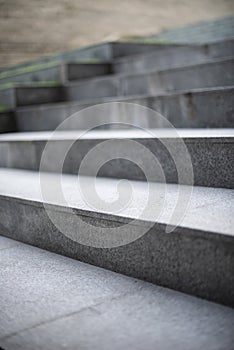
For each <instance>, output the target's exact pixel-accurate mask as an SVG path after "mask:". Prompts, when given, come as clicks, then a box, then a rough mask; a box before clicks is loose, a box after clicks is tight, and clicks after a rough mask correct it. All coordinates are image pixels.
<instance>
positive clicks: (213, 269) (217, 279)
mask: <svg viewBox="0 0 234 350" xmlns="http://www.w3.org/2000/svg"><path fill="white" fill-rule="evenodd" d="M0 208H1V210H0V219H1V234H3V235H5V236H7V237H10V238H13V239H16V240H20V241H22V242H25V243H28V244H32V245H34V246H37V247H40V248H43V249H47V250H49V251H53V252H56V253H59V254H62V255H65V256H69V257H71V258H74V259H78V260H80V261H83V262H86V263H90V264H92V265H97V266H100V267H104V268H107V269H109V270H113V271H116V272H119V273H123V274H126V275H129V276H133V277H137V278H140V279H143V280H146V281H149V282H153V283H156V284H157V285H162V286H165V287H169V288H171V289H175V290H179V291H182V292H185V293H188V294H192V295H195V296H198V297H202V298H206V299H208V300H212V301H215V302H219V303H224V304H226V305H229V306H234V288H233V286H234V277H233V276H234V273H233V272H234V271H233V266H234V244H233V239H232V238H231V237H228V236H224V235H221V237H218V236H215V235H212V234H209V233H202V232H200V231H196V230H193V229H182V228H177V229H176V230H175V231H174V232H173V233H170V234H168V233H165V227H164V225H159V224H155V226H154V227H153V228H152V229H151V230H150V231H149V232H148V233H147V234H145V235H144V236H142V237H141V238H140V239H138V240H137V241H135V242H133V243H130V244H127V245H125V246H121V247H117V248H111V249H107V248H105V249H103V248H102V249H100V248H93V247H88V246H84V245H80V244H79V243H77V242H75V241H71V240H70V239H69V238H67V237H66V236H64V235H63V234H62V233H61V232H59V231H58V230H57V228H55V226H54V225H53V224H52V223H51V221H50V219H49V218H48V216H47V214H46V212H45V209H44V207H43V205H42V204H41V203H33V202H30V201H26V200H17V199H14V198H7V197H0ZM50 209H51V210H53V211H55V212H57V215H58V216H59V217H60V218H62V220H63V222H64V223H65V225H67V227H73V226H72V225H74V222H73V221H74V216H72V215H71V214H70V213H68V212H67V211H66V210H65V209H64V210H63V208H62V207H58V206H51V207H50ZM74 212H75V210H74ZM76 215H80V213H78V212H77V213H76ZM85 220H86V222H89V223H90V226H89V227H93V230H95V229H96V227H100V226H102V227H110V226H111V227H115V226H116V225H119V223H117V222H113V221H111V222H110V221H109V220H105V219H98V218H96V219H93V218H90V217H86V218H85ZM91 225H92V226H91ZM136 229H142V227H140V228H138V227H137V226H135V227H134V226H131V225H129V226H125V230H126V234H128V233H129V232H131V230H136ZM82 230H83V227H82ZM82 232H83V231H82ZM77 233H79V227H78V226H77ZM89 233H90V232H87V234H89ZM212 236H213V237H212ZM51 237H52V238H51Z"/></svg>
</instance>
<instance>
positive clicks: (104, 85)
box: [0, 58, 234, 108]
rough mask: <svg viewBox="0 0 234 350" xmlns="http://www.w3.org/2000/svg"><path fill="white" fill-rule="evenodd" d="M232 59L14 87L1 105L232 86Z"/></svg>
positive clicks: (1, 94)
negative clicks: (77, 80) (129, 73)
mask: <svg viewBox="0 0 234 350" xmlns="http://www.w3.org/2000/svg"><path fill="white" fill-rule="evenodd" d="M233 73H234V59H233V58H229V59H226V60H217V61H212V62H209V63H204V64H199V65H194V66H189V67H186V66H185V67H181V68H175V69H169V70H163V71H159V72H153V71H152V72H151V73H141V74H132V75H126V74H116V75H115V74H113V75H107V76H102V77H96V78H90V79H83V80H82V81H80V82H73V83H68V84H65V85H63V86H62V85H55V86H54V84H52V86H50V84H49V85H47V86H37V85H35V86H33V85H31V86H30V85H28V86H15V87H9V88H7V89H1V90H0V103H1V104H2V105H5V106H8V107H9V108H15V107H17V106H25V105H34V104H43V103H53V102H59V101H82V100H87V99H91V98H104V97H111V96H131V95H142V94H145V95H156V94H163V93H165V92H167V91H176V90H189V89H198V88H211V87H219V86H223V87H224V86H232V85H233Z"/></svg>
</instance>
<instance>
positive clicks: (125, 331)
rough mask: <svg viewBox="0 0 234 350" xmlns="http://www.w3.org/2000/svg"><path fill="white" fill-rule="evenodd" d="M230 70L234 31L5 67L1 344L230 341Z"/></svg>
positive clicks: (0, 139) (233, 83)
mask: <svg viewBox="0 0 234 350" xmlns="http://www.w3.org/2000/svg"><path fill="white" fill-rule="evenodd" d="M233 77H234V40H226V41H220V42H215V43H210V44H205V45H201V44H200V45H185V44H162V43H160V44H159V43H158V42H152V40H151V41H150V42H139V43H137V42H123V43H121V42H116V43H104V44H100V45H96V46H93V47H89V48H85V49H80V50H76V51H72V52H66V53H63V54H59V55H54V56H51V57H48V58H44V59H43V60H41V61H35V62H31V63H28V64H27V65H20V66H18V67H11V68H10V69H9V70H8V71H4V72H2V73H0V105H1V106H2V107H1V112H0V131H1V132H2V134H1V135H0V167H1V168H0V228H1V230H0V234H1V235H2V236H1V237H0V252H1V254H0V260H1V266H2V268H1V269H0V272H1V277H0V278H1V286H2V287H1V288H0V295H2V297H1V298H0V309H1V310H3V312H2V313H0V347H2V348H4V349H5V350H7V349H9V350H10V349H24V350H26V349H30V350H32V349H48V350H50V349H81V350H82V349H94V348H97V349H101V350H102V349H120V348H123V349H142V350H143V349H149V350H151V349H152V350H153V349H156V348H159V349H174V348H178V349H181V350H183V349H186V350H187V349H200V348H203V349H212V350H214V349H230V350H231V349H233V343H234V337H233V334H234V311H233V309H232V308H233V307H234V232H233V227H234V220H233V208H234V191H233V188H234V176H233V164H234V129H233V126H234V109H233V106H234V79H233ZM55 129H56V131H54V130H55ZM90 129H91V130H90ZM77 174H78V176H77ZM126 180H127V181H126ZM96 195H97V196H96ZM98 195H99V197H98ZM97 197H98V198H97ZM100 197H101V200H100ZM55 253H56V254H55ZM71 258H72V259H71ZM77 260H78V261H77ZM202 299H203V300H202ZM22 315H24V316H25V317H22ZM19 320H20V322H19Z"/></svg>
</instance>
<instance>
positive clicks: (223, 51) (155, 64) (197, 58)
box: [113, 40, 234, 74]
mask: <svg viewBox="0 0 234 350" xmlns="http://www.w3.org/2000/svg"><path fill="white" fill-rule="evenodd" d="M228 56H234V40H227V41H221V42H218V43H213V44H207V45H187V46H175V47H172V46H170V45H163V46H162V47H161V48H160V49H158V50H155V51H153V52H146V53H143V54H138V55H135V56H131V57H123V58H119V59H116V60H115V61H114V68H113V70H114V72H115V73H128V74H130V73H136V72H137V73H141V72H147V71H156V70H163V69H169V68H177V67H181V66H186V65H188V66H189V65H193V64H199V63H205V62H207V61H209V62H212V59H217V58H224V57H228Z"/></svg>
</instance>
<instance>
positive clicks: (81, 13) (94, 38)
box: [0, 0, 234, 67]
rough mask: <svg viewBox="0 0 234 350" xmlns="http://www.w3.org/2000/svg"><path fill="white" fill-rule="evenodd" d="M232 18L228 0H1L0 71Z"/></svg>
mask: <svg viewBox="0 0 234 350" xmlns="http://www.w3.org/2000/svg"><path fill="white" fill-rule="evenodd" d="M232 15H234V1H233V0H196V1H191V0H187V1H186V0H185V1H183V0H166V1H161V0H130V1H128V2H127V1H126V0H119V1H116V0H98V1H97V0H69V1H68V0H57V1H53V0H0V17H1V19H0V67H4V66H9V65H14V64H17V63H20V62H23V61H28V60H32V59H36V58H39V57H41V56H43V55H49V54H51V53H55V52H59V51H64V50H70V49H73V48H78V47H81V46H86V45H90V44H94V43H98V42H103V41H111V40H118V39H125V38H128V37H138V36H151V35H154V34H157V33H159V32H162V31H166V30H170V29H172V28H176V27H182V26H184V25H188V24H193V23H197V22H200V21H211V20H217V19H219V18H225V17H228V16H229V17H230V16H232Z"/></svg>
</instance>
